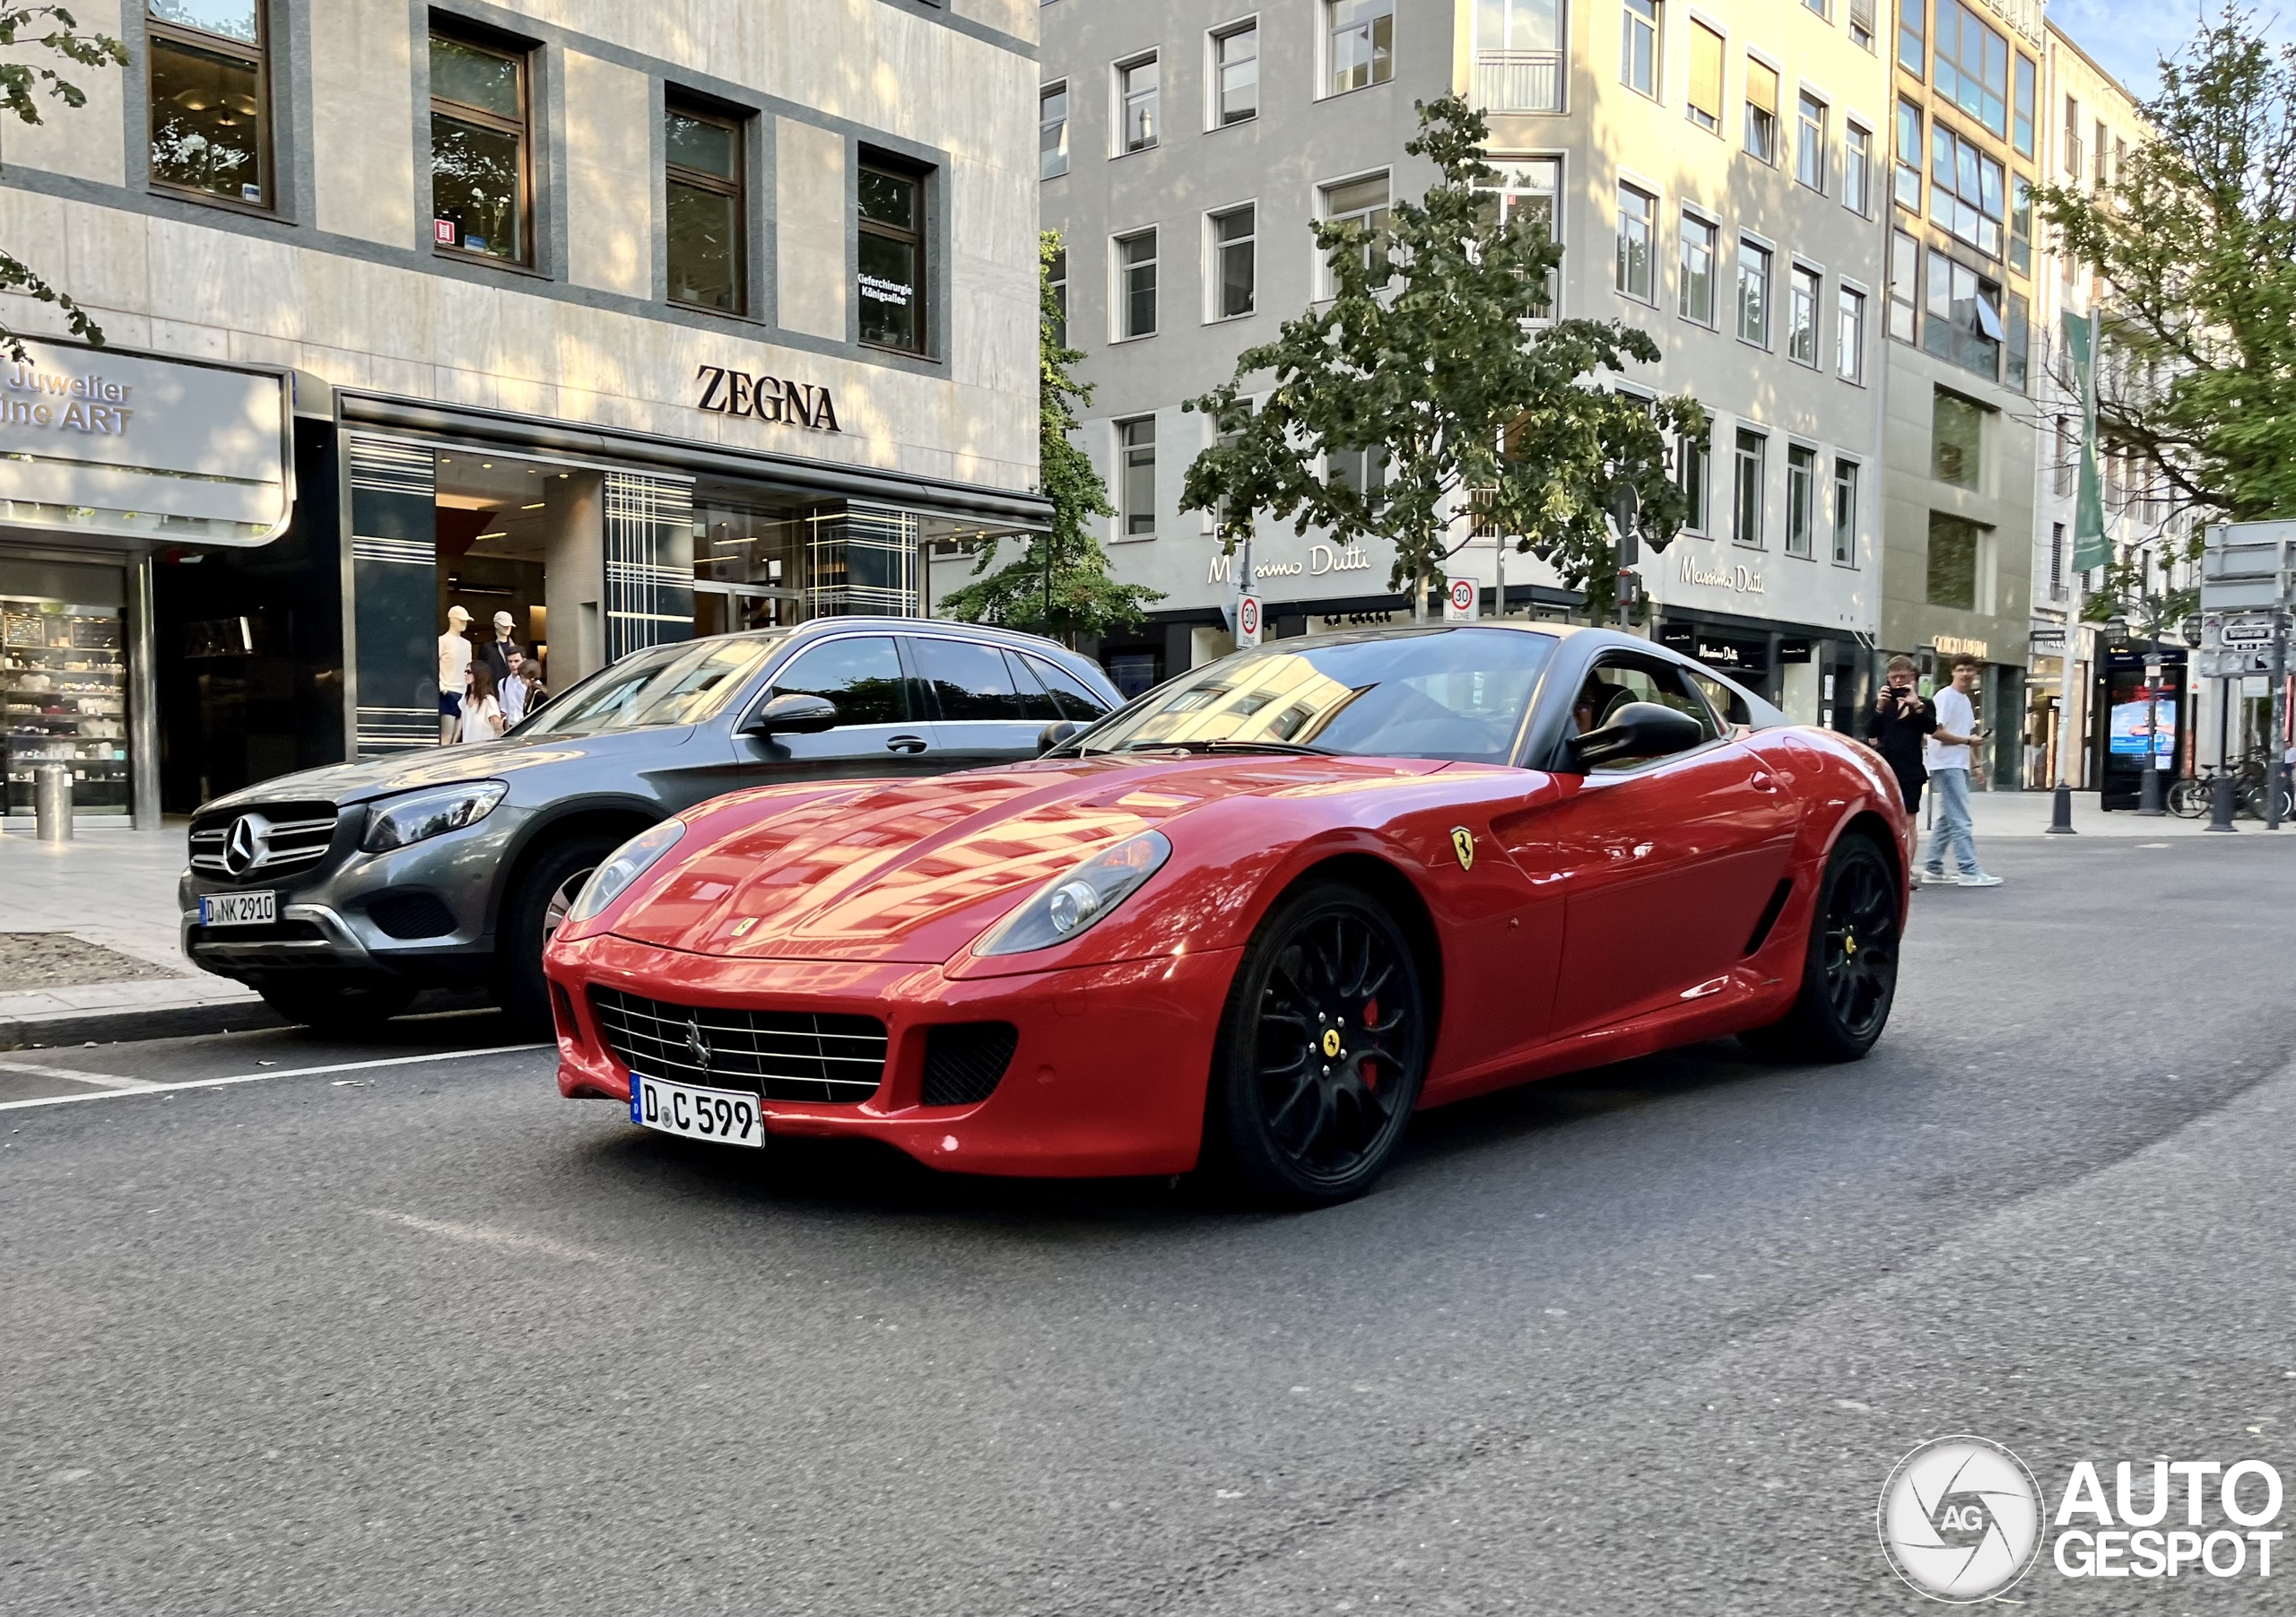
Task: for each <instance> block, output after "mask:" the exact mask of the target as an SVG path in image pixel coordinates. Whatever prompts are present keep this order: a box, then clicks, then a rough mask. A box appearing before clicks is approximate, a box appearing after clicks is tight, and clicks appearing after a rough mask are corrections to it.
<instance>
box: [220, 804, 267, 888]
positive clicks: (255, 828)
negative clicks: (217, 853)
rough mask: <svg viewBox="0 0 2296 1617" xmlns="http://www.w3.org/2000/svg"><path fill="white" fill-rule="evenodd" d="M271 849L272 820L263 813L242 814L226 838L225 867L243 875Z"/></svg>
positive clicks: (236, 874)
mask: <svg viewBox="0 0 2296 1617" xmlns="http://www.w3.org/2000/svg"><path fill="white" fill-rule="evenodd" d="M270 851H271V822H269V821H267V820H265V818H264V817H263V816H262V815H261V814H241V815H240V816H239V818H238V819H236V820H234V821H232V822H231V834H230V836H229V837H227V838H225V839H224V841H223V868H224V869H225V870H227V871H229V872H230V873H231V874H233V875H235V876H243V875H245V874H248V872H249V871H250V870H253V869H254V868H255V867H256V866H257V865H258V864H260V863H262V861H263V857H264V856H265V854H268V853H269V852H270Z"/></svg>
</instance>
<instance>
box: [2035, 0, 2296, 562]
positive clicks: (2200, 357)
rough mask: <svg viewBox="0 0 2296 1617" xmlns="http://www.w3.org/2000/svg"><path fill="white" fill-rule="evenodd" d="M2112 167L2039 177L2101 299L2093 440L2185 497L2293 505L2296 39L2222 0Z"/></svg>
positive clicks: (2222, 506) (2196, 504) (2283, 509)
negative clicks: (2099, 181)
mask: <svg viewBox="0 0 2296 1617" xmlns="http://www.w3.org/2000/svg"><path fill="white" fill-rule="evenodd" d="M2144 113H2145V116H2146V117H2147V118H2148V119H2149V120H2150V122H2151V124H2152V129H2153V131H2154V133H2153V134H2152V135H2151V136H2149V137H2148V138H2146V139H2145V140H2144V141H2142V142H2140V143H2138V144H2137V146H2136V147H2135V149H2134V150H2133V151H2132V152H2129V154H2128V157H2127V160H2126V161H2125V162H2123V163H2121V164H2120V165H2119V166H2118V167H2119V171H2118V173H2117V174H2116V175H2115V176H2114V177H2113V183H2112V184H2111V185H2110V186H2109V187H2102V188H2100V189H2097V190H2090V189H2086V188H2083V187H2082V186H2081V185H2079V184H2078V183H2075V184H2072V185H2065V186H2049V187H2042V188H2041V189H2039V190H2038V191H2036V192H2035V193H2034V203H2035V205H2036V208H2037V210H2038V212H2039V214H2040V217H2041V218H2042V219H2043V220H2044V221H2045V222H2047V223H2048V224H2050V225H2052V226H2054V227H2055V228H2056V230H2057V232H2058V233H2059V238H2060V242H2061V246H2062V249H2063V250H2064V251H2065V252H2066V253H2067V254H2069V255H2070V256H2072V257H2073V258H2074V260H2076V261H2077V262H2079V263H2080V264H2083V265H2090V266H2092V267H2093V268H2094V269H2095V271H2096V272H2097V274H2100V276H2102V277H2103V279H2104V281H2105V282H2106V283H2108V287H2109V290H2107V291H2105V292H2104V293H2103V295H2102V296H2101V297H2100V299H2099V300H2098V307H2099V308H2100V310H2101V312H2102V316H2103V318H2102V322H2101V324H2102V327H2103V329H2102V332H2101V342H2100V352H2099V355H2098V361H2097V366H2096V371H2097V382H2098V388H2097V437H2098V440H2099V441H2098V446H2097V447H2098V448H2099V449H2100V452H2101V451H2109V450H2116V449H2117V450H2119V451H2121V452H2123V453H2125V454H2126V455H2128V456H2131V457H2132V458H2133V459H2134V461H2135V463H2136V465H2137V466H2138V467H2139V468H2140V469H2147V470H2150V471H2152V473H2154V474H2156V475H2157V477H2158V478H2159V479H2160V481H2161V482H2162V483H2163V484H2165V486H2166V488H2167V489H2168V490H2169V491H2170V495H2171V498H2172V502H2173V503H2174V504H2175V505H2176V506H2178V507H2179V508H2181V509H2194V510H2196V511H2199V512H2201V513H2203V514H2206V515H2213V516H2217V517H2225V518H2229V519H2231V520H2235V521H2247V520H2255V519H2258V518H2263V517H2282V516H2290V515H2296V47H2282V48H2277V49H2275V48H2274V47H2272V46H2270V45H2268V44H2267V43H2266V41H2265V39H2263V37H2262V35H2261V33H2260V31H2259V30H2257V27H2256V25H2255V22H2254V20H2253V18H2252V17H2251V16H2249V15H2248V13H2243V12H2240V11H2238V10H2236V9H2234V8H2232V7H2230V6H2228V7H2227V8H2226V9H2225V10H2224V11H2223V12H2222V13H2221V14H2220V15H2219V17H2218V19H2217V20H2216V21H2215V22H2213V23H2205V24H2204V25H2203V26H2202V27H2201V29H2200V30H2199V32H2198V33H2197V34H2196V37H2195V38H2194V39H2193V40H2192V41H2191V43H2190V44H2188V45H2187V47H2186V48H2184V50H2183V51H2181V52H2180V53H2179V55H2178V56H2177V57H2174V58H2170V59H2167V60H2164V61H2162V63H2161V91H2160V93H2159V95H2157V96H2156V97H2155V98H2154V99H2153V100H2152V101H2150V102H2148V103H2147V104H2146V105H2145V107H2144Z"/></svg>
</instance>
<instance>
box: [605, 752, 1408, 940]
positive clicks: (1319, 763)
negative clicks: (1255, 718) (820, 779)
mask: <svg viewBox="0 0 2296 1617" xmlns="http://www.w3.org/2000/svg"><path fill="white" fill-rule="evenodd" d="M1443 767H1444V766H1442V765H1441V764H1439V763H1417V762H1413V761H1400V762H1399V761H1395V760H1369V759H1348V758H1315V757H1286V756H1267V757H1223V758H1190V759H1181V760H1172V759H1169V758H1158V759H1155V760H1141V759H1136V758H1127V759H1121V760H1118V759H1095V760H1090V761H1063V762H1059V763H1049V762H1043V763H1028V764H1020V765H1016V766H1013V767H1012V768H1009V769H983V770H978V771H975V772H972V773H970V774H963V775H946V776H940V777H937V778H930V779H923V780H916V781H900V782H869V783H857V785H856V786H855V787H853V788H852V789H851V790H850V791H844V792H836V793H832V794H831V795H826V796H821V795H811V794H808V795H807V796H806V797H805V799H804V801H803V802H801V803H798V804H794V805H793V806H790V807H787V808H783V809H779V810H778V811H777V810H776V808H775V806H774V804H773V798H774V796H775V795H778V793H777V792H775V791H773V790H771V789H769V790H768V791H767V792H764V793H761V794H757V795H753V796H747V797H744V796H735V797H732V798H726V799H723V800H721V801H720V802H718V803H717V804H712V805H711V806H710V807H709V809H707V810H705V811H703V812H702V813H700V814H699V815H697V816H695V819H694V831H695V832H698V833H700V843H699V845H698V846H697V847H695V848H693V850H692V851H691V852H687V851H686V850H684V849H683V848H682V849H680V850H679V853H678V854H676V855H674V856H673V858H674V859H675V860H676V861H677V863H676V866H675V868H674V870H672V871H671V872H670V873H669V874H667V876H666V877H665V879H664V880H663V882H661V884H660V885H659V886H657V887H656V888H655V889H654V890H653V891H650V892H648V893H647V894H644V895H643V896H641V897H639V899H638V900H635V901H634V902H633V903H632V905H631V908H630V909H629V910H627V911H626V912H624V913H623V914H622V916H621V917H618V918H617V919H616V920H615V922H614V923H613V932H614V933H615V934H616V935H620V936H622V937H626V938H629V939H631V940H632V941H634V942H637V943H654V944H659V945H662V946H664V947H666V948H672V949H679V950H683V951H686V952H691V953H697V954H711V955H721V956H728V957H734V958H750V959H777V960H790V959H801V960H858V959H866V960H882V961H914V962H918V963H921V964H929V963H935V962H938V961H945V960H947V959H948V958H949V957H950V956H952V955H953V954H955V953H956V952H958V951H959V950H961V949H962V948H964V947H965V946H966V945H967V944H968V943H970V942H971V941H972V940H973V939H974V938H975V937H977V936H978V935H979V934H980V933H981V932H982V931H983V930H985V929H986V928H987V927H988V926H991V925H993V924H994V923H995V922H996V920H997V919H998V918H999V917H1002V916H1003V915H1005V913H1006V912H1007V911H1008V910H1010V909H1011V908H1013V906H1015V905H1016V904H1018V903H1020V902H1021V901H1022V900H1023V899H1024V898H1026V897H1027V896H1028V895H1029V894H1030V893H1031V892H1033V891H1036V889H1037V888H1038V887H1039V885H1041V884H1042V883H1043V882H1047V881H1049V880H1050V879H1051V878H1053V877H1054V876H1056V875H1058V874H1060V873H1062V872H1063V871H1065V870H1067V869H1069V868H1070V867H1071V866H1072V865H1076V864H1078V863H1079V862H1081V861H1083V860H1084V859H1088V858H1090V857H1091V856H1092V855H1094V854H1096V853H1098V852H1100V850H1101V849H1102V848H1108V847H1109V846H1111V845H1113V844H1115V843H1118V842H1120V841H1122V840H1124V839H1126V838H1127V837H1130V836H1134V835H1136V834H1137V833H1139V832H1141V831H1144V830H1148V829H1150V828H1151V827H1156V826H1164V825H1167V824H1168V823H1169V822H1172V821H1174V820H1177V819H1178V818H1180V817H1182V816H1185V815H1187V814H1188V813H1195V812H1199V811H1201V810H1203V809H1204V808H1205V807H1207V806H1209V805H1211V804H1215V803H1220V802H1224V801H1228V800H1232V799H1234V798H1238V797H1250V796H1263V797H1265V796H1274V795H1288V794H1293V793H1316V794H1321V793H1327V792H1335V791H1339V792H1344V791H1347V790H1349V789H1351V788H1353V787H1371V786H1374V785H1389V784H1393V783H1394V782H1395V781H1396V778H1397V777H1398V775H1399V774H1402V775H1405V776H1423V775H1427V774H1431V773H1433V772H1434V771H1436V770H1438V769H1441V768H1443Z"/></svg>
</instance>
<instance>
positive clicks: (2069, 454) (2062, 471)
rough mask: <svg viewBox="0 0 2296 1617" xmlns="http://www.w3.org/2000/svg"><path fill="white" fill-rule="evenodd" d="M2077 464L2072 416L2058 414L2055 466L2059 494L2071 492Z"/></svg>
mask: <svg viewBox="0 0 2296 1617" xmlns="http://www.w3.org/2000/svg"><path fill="white" fill-rule="evenodd" d="M2077 465H2078V463H2077V462H2076V461H2075V460H2074V454H2073V418H2072V417H2071V416H2069V415H2060V416H2058V417H2057V465H2056V467H2055V472H2056V488H2057V493H2058V494H2059V495H2068V494H2070V493H2072V492H2073V477H2074V471H2075V469H2076V467H2077Z"/></svg>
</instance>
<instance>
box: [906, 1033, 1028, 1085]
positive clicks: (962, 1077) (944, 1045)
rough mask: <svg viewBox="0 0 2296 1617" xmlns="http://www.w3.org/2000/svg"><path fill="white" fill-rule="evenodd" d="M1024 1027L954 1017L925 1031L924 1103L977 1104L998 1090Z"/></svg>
mask: <svg viewBox="0 0 2296 1617" xmlns="http://www.w3.org/2000/svg"><path fill="white" fill-rule="evenodd" d="M1020 1042H1021V1030H1020V1029H1018V1028H1016V1027H1014V1026H1013V1024H1012V1023H1011V1022H1009V1021H953V1022H947V1023H944V1024H943V1025H942V1026H940V1027H936V1028H928V1029H927V1030H926V1034H925V1104H926V1105H927V1106H977V1105H978V1104H979V1103H980V1102H981V1101H983V1100H987V1099H988V1098H989V1096H991V1095H993V1094H995V1093H996V1086H997V1084H999V1083H1000V1082H1003V1081H1004V1078H1005V1068H1006V1067H1007V1066H1009V1065H1012V1061H1013V1048H1014V1047H1015V1046H1017V1045H1018V1044H1019V1043H1020Z"/></svg>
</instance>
